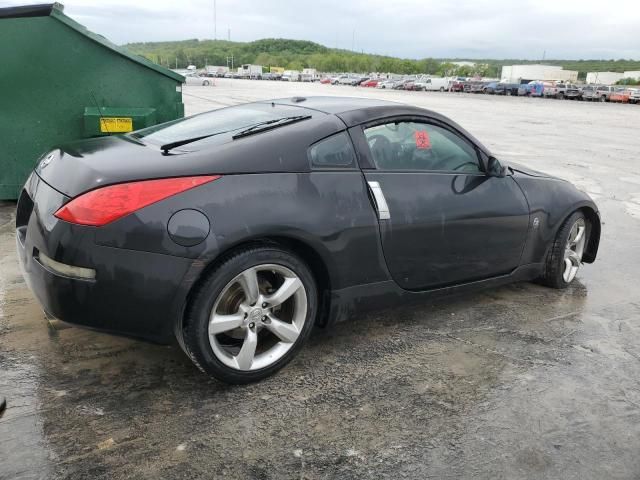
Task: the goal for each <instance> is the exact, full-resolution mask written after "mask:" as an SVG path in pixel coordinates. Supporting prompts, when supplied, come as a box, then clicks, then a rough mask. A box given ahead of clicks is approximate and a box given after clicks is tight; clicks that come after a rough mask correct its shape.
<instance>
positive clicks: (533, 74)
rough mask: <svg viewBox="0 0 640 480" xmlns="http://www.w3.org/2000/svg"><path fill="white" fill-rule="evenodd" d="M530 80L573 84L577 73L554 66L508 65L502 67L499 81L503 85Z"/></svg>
mask: <svg viewBox="0 0 640 480" xmlns="http://www.w3.org/2000/svg"><path fill="white" fill-rule="evenodd" d="M532 80H563V81H565V82H575V81H576V80H578V72H577V71H575V70H564V69H563V68H562V67H556V66H554V65H535V64H534V65H509V66H504V67H502V74H501V75H500V81H501V82H505V83H522V82H527V81H532Z"/></svg>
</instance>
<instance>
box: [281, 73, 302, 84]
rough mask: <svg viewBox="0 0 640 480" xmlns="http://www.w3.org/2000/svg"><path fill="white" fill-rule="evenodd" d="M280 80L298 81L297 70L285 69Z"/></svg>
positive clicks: (298, 74)
mask: <svg viewBox="0 0 640 480" xmlns="http://www.w3.org/2000/svg"><path fill="white" fill-rule="evenodd" d="M280 80H282V81H284V82H299V81H300V72H299V71H297V70H285V71H284V73H283V74H282V77H281V78H280Z"/></svg>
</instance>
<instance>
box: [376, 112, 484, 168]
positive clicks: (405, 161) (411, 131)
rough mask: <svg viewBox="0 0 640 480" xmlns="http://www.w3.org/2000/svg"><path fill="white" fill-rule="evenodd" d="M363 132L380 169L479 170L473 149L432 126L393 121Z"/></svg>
mask: <svg viewBox="0 0 640 480" xmlns="http://www.w3.org/2000/svg"><path fill="white" fill-rule="evenodd" d="M364 134H365V137H366V138H367V143H368V144H369V148H370V149H371V154H372V156H373V160H374V162H375V163H376V167H377V168H379V169H380V170H429V171H446V172H466V173H478V172H480V166H479V163H478V155H477V153H476V150H475V148H473V146H472V145H471V144H469V143H468V142H467V141H466V140H464V139H463V138H460V137H459V136H458V135H456V134H455V133H452V132H450V131H449V130H447V129H444V128H442V127H438V126H436V125H431V124H428V123H416V122H394V123H386V124H384V125H376V126H375V127H371V128H366V129H365V130H364Z"/></svg>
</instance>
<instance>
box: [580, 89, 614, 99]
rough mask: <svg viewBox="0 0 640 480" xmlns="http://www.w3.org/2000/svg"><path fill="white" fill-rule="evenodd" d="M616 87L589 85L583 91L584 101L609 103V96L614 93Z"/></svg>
mask: <svg viewBox="0 0 640 480" xmlns="http://www.w3.org/2000/svg"><path fill="white" fill-rule="evenodd" d="M615 89H616V87H611V86H609V85H587V86H586V87H584V88H583V89H582V99H583V100H588V101H600V102H607V101H609V96H610V95H611V93H612V92H614V91H615Z"/></svg>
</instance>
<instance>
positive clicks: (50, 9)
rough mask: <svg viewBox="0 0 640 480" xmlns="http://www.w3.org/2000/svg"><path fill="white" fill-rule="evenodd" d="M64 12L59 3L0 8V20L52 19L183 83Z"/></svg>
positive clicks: (174, 75)
mask: <svg viewBox="0 0 640 480" xmlns="http://www.w3.org/2000/svg"><path fill="white" fill-rule="evenodd" d="M63 10H64V5H62V4H60V3H47V4H39V5H24V6H19V7H7V8H0V19H2V18H26V17H53V18H55V19H56V20H58V21H60V22H62V23H64V24H65V25H66V26H68V27H69V28H72V29H73V30H75V31H77V32H78V33H80V34H82V35H84V36H85V37H88V38H89V39H91V40H93V41H94V42H96V43H99V44H100V45H102V46H103V47H105V48H108V49H109V50H112V51H113V52H115V53H117V54H118V55H121V56H123V57H126V58H128V59H129V60H131V61H132V62H136V63H139V64H140V65H143V66H145V67H147V68H150V69H151V70H155V71H156V72H158V73H160V74H162V75H165V76H167V77H169V78H171V79H173V80H175V81H177V82H180V83H183V82H184V77H183V76H182V75H180V74H178V73H175V72H173V71H171V70H169V69H166V68H164V67H161V66H160V65H156V64H155V63H153V62H152V61H150V60H147V59H146V58H144V57H141V56H139V55H134V54H133V53H131V52H129V51H128V50H127V49H126V48H123V47H120V46H118V45H116V44H115V43H111V42H110V41H109V40H107V39H106V38H105V37H103V36H102V35H98V34H97V33H94V32H91V31H89V30H88V29H87V28H86V27H85V26H83V25H80V24H79V23H78V22H76V21H75V20H72V19H71V18H70V17H67V16H66V15H65V14H64V13H62V11H63Z"/></svg>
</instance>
